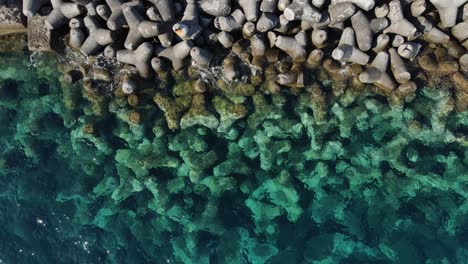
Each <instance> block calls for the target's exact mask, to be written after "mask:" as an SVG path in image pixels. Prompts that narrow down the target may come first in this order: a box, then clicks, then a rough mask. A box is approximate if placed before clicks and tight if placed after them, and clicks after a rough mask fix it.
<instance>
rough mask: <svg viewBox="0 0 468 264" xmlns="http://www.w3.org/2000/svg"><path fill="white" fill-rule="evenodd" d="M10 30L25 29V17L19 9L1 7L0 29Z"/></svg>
mask: <svg viewBox="0 0 468 264" xmlns="http://www.w3.org/2000/svg"><path fill="white" fill-rule="evenodd" d="M8 28H11V29H21V28H23V29H24V28H25V26H24V17H23V16H22V14H21V10H20V9H19V8H18V7H15V6H12V7H7V6H0V29H8Z"/></svg>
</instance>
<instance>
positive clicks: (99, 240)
mask: <svg viewBox="0 0 468 264" xmlns="http://www.w3.org/2000/svg"><path fill="white" fill-rule="evenodd" d="M36 56H37V55H36ZM57 65H58V63H57V61H56V60H55V59H54V58H50V57H48V56H45V55H42V56H39V58H38V59H36V58H34V60H33V62H32V63H31V59H30V55H29V54H23V55H20V54H14V55H12V54H6V55H2V56H1V59H0V119H1V122H0V124H1V125H0V135H1V137H0V153H1V154H0V226H1V228H0V238H1V240H0V263H7V264H10V263H41V264H42V263H278V264H280V263H467V262H468V244H467V243H468V203H467V198H468V192H467V190H468V170H467V167H468V157H467V154H468V149H467V146H468V141H467V138H466V136H467V134H466V132H467V125H468V115H467V113H466V112H463V113H457V112H455V111H454V110H453V108H454V107H453V99H452V98H451V96H452V94H451V92H450V91H449V90H444V89H429V88H423V87H420V88H419V90H418V92H417V95H416V98H415V99H414V100H413V101H411V102H408V103H406V104H405V108H404V109H401V108H398V107H395V106H394V107H392V108H391V107H390V106H389V104H388V103H387V101H386V100H385V98H383V97H380V96H377V95H374V94H372V93H370V92H369V93H362V94H361V95H359V96H355V97H356V98H355V99H354V102H353V103H352V104H347V103H344V101H343V100H340V99H339V98H338V99H336V98H335V99H333V98H328V99H327V107H326V109H327V111H326V112H325V113H319V110H320V108H319V107H317V106H316V105H315V106H311V101H310V95H308V94H307V92H305V91H304V92H303V93H301V95H291V94H288V92H287V91H285V92H284V93H282V94H280V95H276V96H273V97H271V96H265V95H262V94H261V93H257V94H255V95H254V96H252V97H249V98H246V102H245V103H244V104H245V106H246V109H247V110H248V117H246V118H243V119H241V120H237V121H236V122H235V123H234V124H233V126H230V127H229V126H228V127H229V128H228V129H227V130H225V131H219V130H217V129H209V128H206V127H203V126H193V127H189V128H186V129H179V130H176V131H170V130H169V129H168V128H167V125H166V119H165V117H164V113H163V112H162V111H161V110H160V109H159V108H158V107H157V106H156V104H155V103H154V102H152V100H151V98H152V96H153V94H151V93H150V94H148V93H147V91H146V92H145V93H142V94H139V98H140V99H141V100H140V102H141V103H140V104H139V105H138V106H136V107H134V106H130V105H128V104H127V103H126V100H125V98H123V99H122V98H121V97H119V96H117V95H112V94H109V93H104V92H102V93H98V94H91V95H90V94H89V93H88V94H86V92H85V90H83V88H82V85H81V84H80V83H78V84H76V85H67V84H66V83H65V82H63V80H62V82H60V78H61V73H60V72H59V71H58V69H57ZM324 89H325V91H326V88H324ZM104 94H105V95H104ZM145 96H146V97H145ZM346 96H350V94H347V95H346ZM145 98H146V99H145ZM211 103H212V101H210V100H208V104H209V105H211ZM314 107H315V108H314ZM207 109H208V110H209V111H210V112H211V113H213V115H214V116H215V117H216V118H218V119H219V114H217V113H216V111H215V110H213V107H212V106H208V107H207ZM133 111H137V112H139V113H140V114H141V120H142V121H141V123H139V124H134V123H132V122H131V121H129V116H130V114H131V113H132V112H133ZM319 114H325V116H326V119H325V121H323V122H319V121H318V120H319V119H318V118H319ZM90 127H92V128H93V131H91V132H92V133H89V132H90V130H89V128H90ZM87 132H88V133H87Z"/></svg>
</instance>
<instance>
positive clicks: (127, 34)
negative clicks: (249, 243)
mask: <svg viewBox="0 0 468 264" xmlns="http://www.w3.org/2000/svg"><path fill="white" fill-rule="evenodd" d="M466 2H467V1H466V0H459V1H458V0H457V1H453V3H450V4H446V3H445V1H437V0H427V1H425V0H391V1H374V0H332V1H319V0H314V1H309V0H177V1H170V0H153V1H130V2H126V1H122V0H107V1H105V2H104V1H99V0H95V1H90V0H74V1H72V2H62V1H59V0H54V1H52V3H50V5H49V4H47V3H44V1H38V0H24V3H23V13H24V15H25V16H28V17H29V20H33V19H36V17H37V16H38V15H37V14H36V13H38V14H47V13H48V15H47V16H46V17H45V18H44V19H45V22H44V23H45V25H46V27H44V30H45V31H47V30H57V29H60V28H61V29H62V30H63V29H66V27H67V25H68V27H69V35H68V36H67V37H66V38H65V40H66V42H67V43H68V45H69V46H70V47H72V48H73V49H75V50H79V51H80V52H81V53H82V54H83V55H85V56H87V57H92V56H95V55H96V56H97V55H100V54H103V55H104V57H106V58H107V59H108V60H110V61H118V62H120V63H123V64H124V65H125V66H124V69H123V72H122V71H121V72H120V73H119V74H115V76H114V73H115V71H113V72H112V71H111V70H109V69H107V70H108V71H109V72H112V73H111V75H112V76H111V77H110V78H111V79H113V80H114V84H115V85H114V86H113V87H119V88H120V89H121V90H122V92H123V93H124V94H127V95H128V94H132V93H135V91H138V90H145V89H146V88H147V86H145V85H147V84H148V83H152V85H153V87H154V83H155V82H156V84H157V87H156V89H161V90H166V91H165V92H164V93H166V94H167V93H169V92H170V91H167V90H168V89H167V88H168V87H169V85H170V84H171V83H173V81H174V80H175V81H176V82H177V81H180V79H186V78H187V76H189V77H192V78H194V79H200V80H201V81H202V82H203V83H204V85H203V86H206V87H209V89H206V88H204V89H203V91H201V92H200V93H204V92H205V91H207V90H209V91H221V93H223V95H224V96H225V95H226V94H228V95H229V96H230V97H231V98H230V100H231V101H232V102H233V103H242V102H239V101H238V100H237V99H233V98H232V97H238V96H246V95H247V96H250V95H251V94H253V93H252V92H248V93H247V94H243V93H242V92H245V91H244V90H243V88H245V87H241V86H242V85H239V84H238V83H239V82H246V81H247V82H248V83H249V84H252V85H253V86H254V88H253V89H254V90H256V89H259V90H262V91H263V92H265V93H273V94H274V93H278V92H279V91H280V90H281V88H284V87H289V88H290V89H291V90H297V89H300V88H303V87H305V88H306V90H307V91H308V92H311V91H317V90H316V89H315V90H314V88H313V87H315V86H317V85H319V86H321V87H322V88H324V86H327V84H329V83H330V81H331V83H332V86H331V90H332V91H331V92H332V94H333V96H335V97H336V96H342V95H343V96H344V99H343V101H345V102H346V103H345V104H349V103H351V102H352V101H353V100H354V99H353V98H355V97H356V94H358V93H359V92H361V91H363V90H366V88H369V87H370V88H371V89H372V90H374V92H376V93H378V94H381V95H384V96H386V97H388V98H389V100H390V101H392V102H394V103H396V104H400V105H401V104H402V102H404V101H408V100H410V99H411V98H412V97H411V96H412V95H413V94H414V92H415V91H416V89H417V88H418V87H421V86H425V85H429V86H431V87H439V86H442V87H446V88H447V87H450V88H448V89H452V86H453V89H454V91H453V94H454V96H455V97H456V98H459V99H457V100H456V101H457V102H458V106H457V109H458V110H464V109H465V107H464V106H463V105H466V104H465V103H463V102H464V101H465V100H466V98H467V95H468V87H467V86H466V84H467V83H468V81H467V79H468V76H467V70H468V54H467V52H466V50H467V48H468V34H467V33H466V32H468V4H467V3H466ZM67 21H68V23H67ZM65 31H68V29H66V30H65ZM45 35H46V36H47V34H45ZM31 41H34V40H30V42H31ZM321 66H323V67H321ZM88 67H89V65H88V66H86V67H85V68H88ZM171 68H172V69H173V71H172V72H171ZM216 68H218V69H221V71H220V72H215V74H214V76H213V74H212V73H213V69H216ZM210 74H211V76H210ZM83 77H85V76H83ZM213 79H215V80H213ZM88 83H89V82H88ZM247 87H249V86H247ZM236 88H240V90H237V92H236ZM239 92H240V93H239ZM249 93H250V95H249ZM164 96H166V95H164ZM324 96H325V95H324ZM176 97H177V96H176ZM161 98H163V97H161ZM197 98H199V97H198V96H197ZM200 98H201V97H200ZM170 99H171V100H175V99H176V98H175V99H174V98H170ZM236 100H237V101H236ZM202 101H203V102H204V101H207V100H202ZM156 104H158V105H159V104H160V103H158V102H156ZM185 110H187V109H184V111H185ZM171 111H172V110H171ZM194 113H196V111H195V112H194ZM181 114H182V112H181V113H180V114H178V115H175V116H178V117H181ZM172 116H173V117H174V115H172ZM173 121H174V120H173ZM177 123H178V122H177ZM189 123H190V122H189ZM195 123H196V122H195ZM175 127H178V125H177V126H175Z"/></svg>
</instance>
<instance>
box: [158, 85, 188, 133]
mask: <svg viewBox="0 0 468 264" xmlns="http://www.w3.org/2000/svg"><path fill="white" fill-rule="evenodd" d="M153 100H154V102H155V103H156V104H157V105H158V107H159V108H160V109H161V110H162V111H163V112H164V116H165V117H166V122H167V126H168V127H169V129H171V130H175V129H178V128H179V121H180V117H181V116H182V114H183V113H184V112H185V111H186V110H187V109H189V107H190V105H191V103H192V97H191V96H181V97H176V98H171V97H169V96H167V95H163V94H162V93H156V95H155V96H154V98H153Z"/></svg>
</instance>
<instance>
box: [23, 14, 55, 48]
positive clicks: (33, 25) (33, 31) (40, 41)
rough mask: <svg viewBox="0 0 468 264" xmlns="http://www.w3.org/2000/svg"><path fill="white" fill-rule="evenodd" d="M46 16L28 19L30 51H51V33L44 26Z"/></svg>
mask: <svg viewBox="0 0 468 264" xmlns="http://www.w3.org/2000/svg"><path fill="white" fill-rule="evenodd" d="M46 18H47V17H46V16H39V15H35V16H33V17H30V18H28V48H29V50H30V51H51V50H52V47H51V31H50V30H49V29H47V27H46V25H45V20H46Z"/></svg>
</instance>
